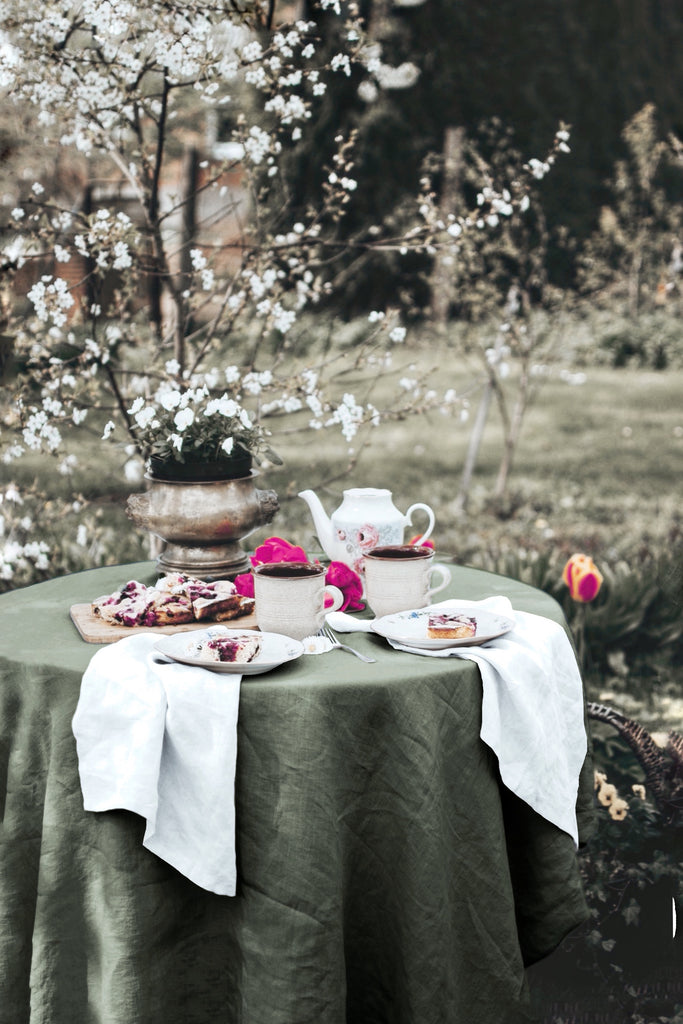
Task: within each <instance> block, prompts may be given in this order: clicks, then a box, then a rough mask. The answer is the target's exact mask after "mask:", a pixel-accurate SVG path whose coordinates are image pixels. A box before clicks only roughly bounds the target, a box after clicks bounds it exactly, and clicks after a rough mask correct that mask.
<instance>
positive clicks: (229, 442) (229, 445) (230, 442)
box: [221, 437, 235, 455]
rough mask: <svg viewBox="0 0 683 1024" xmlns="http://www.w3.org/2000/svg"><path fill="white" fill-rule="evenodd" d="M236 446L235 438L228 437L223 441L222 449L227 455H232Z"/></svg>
mask: <svg viewBox="0 0 683 1024" xmlns="http://www.w3.org/2000/svg"><path fill="white" fill-rule="evenodd" d="M234 444H235V439H234V438H233V437H226V439H225V441H223V444H222V445H221V448H222V449H223V451H224V452H225V454H226V455H230V453H231V451H232V449H233V446H234Z"/></svg>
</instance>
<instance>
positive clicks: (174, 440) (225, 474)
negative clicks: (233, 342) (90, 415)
mask: <svg viewBox="0 0 683 1024" xmlns="http://www.w3.org/2000/svg"><path fill="white" fill-rule="evenodd" d="M126 415H127V417H128V428H129V432H130V434H131V435H132V437H133V438H134V439H135V442H136V445H137V447H138V450H139V451H140V453H141V454H142V455H143V456H144V457H145V458H146V459H147V466H148V470H149V473H150V475H151V476H152V477H154V478H155V479H165V480H192V481H199V480H226V479H239V478H242V477H247V476H249V475H250V473H251V468H252V463H253V462H256V463H259V462H260V461H262V459H263V458H266V457H267V458H268V460H269V461H270V462H275V463H278V464H279V463H280V462H281V460H280V458H279V457H278V456H277V455H276V454H275V452H274V451H273V450H272V449H271V447H270V445H269V443H268V432H267V431H266V430H265V429H264V427H263V426H262V425H261V424H260V423H259V422H257V421H256V420H255V418H254V416H253V414H252V413H250V412H249V411H247V410H246V409H245V408H244V407H243V406H242V405H241V404H240V402H239V401H238V400H237V398H235V397H234V396H233V395H231V394H230V393H229V391H228V390H223V391H221V390H217V389H211V388H209V386H208V385H207V383H206V381H205V380H203V381H202V382H201V383H196V382H195V384H194V385H189V384H179V383H177V382H176V381H173V380H170V379H169V380H164V381H163V382H162V383H161V384H160V385H159V386H158V388H157V390H156V392H155V393H154V394H153V395H152V396H151V397H150V398H145V397H144V396H142V395H140V396H138V397H137V398H136V399H135V401H134V402H133V404H132V405H131V406H130V408H128V409H127V410H126ZM113 429H114V426H113V424H108V425H107V429H105V435H106V436H109V435H110V434H111V433H112V431H113Z"/></svg>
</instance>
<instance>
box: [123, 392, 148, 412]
mask: <svg viewBox="0 0 683 1024" xmlns="http://www.w3.org/2000/svg"><path fill="white" fill-rule="evenodd" d="M144 404H145V400H144V398H143V397H142V395H138V397H137V398H136V399H135V401H134V402H133V404H132V405H131V407H130V409H128V410H127V412H128V415H129V416H135V414H136V413H138V412H140V409H142V407H143V406H144Z"/></svg>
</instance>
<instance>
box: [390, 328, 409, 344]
mask: <svg viewBox="0 0 683 1024" xmlns="http://www.w3.org/2000/svg"><path fill="white" fill-rule="evenodd" d="M405 337H406V329H405V327H394V329H393V330H392V331H390V332H389V339H390V340H391V341H395V342H396V343H397V344H398V343H400V342H402V341H405Z"/></svg>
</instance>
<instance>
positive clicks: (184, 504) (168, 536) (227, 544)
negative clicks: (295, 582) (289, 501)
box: [126, 470, 279, 580]
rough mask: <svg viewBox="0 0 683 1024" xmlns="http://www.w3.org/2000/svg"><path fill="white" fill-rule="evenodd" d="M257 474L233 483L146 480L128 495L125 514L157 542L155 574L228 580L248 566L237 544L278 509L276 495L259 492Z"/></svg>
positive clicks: (230, 481) (220, 481)
mask: <svg viewBox="0 0 683 1024" xmlns="http://www.w3.org/2000/svg"><path fill="white" fill-rule="evenodd" d="M256 476H257V473H256V471H255V470H251V471H250V474H249V476H245V477H241V478H239V479H235V480H199V481H191V482H190V481H183V480H166V479H158V478H157V477H155V476H153V475H150V474H147V475H146V477H145V479H146V481H147V490H146V491H145V492H144V493H143V494H131V495H130V497H129V498H128V502H127V505H126V513H127V515H128V517H129V518H130V519H132V520H133V522H134V523H136V524H137V525H138V526H140V527H142V528H143V529H145V530H148V531H149V532H150V533H152V534H154V535H155V536H156V537H159V538H160V539H161V540H162V541H163V550H162V552H161V555H160V557H159V559H158V560H157V569H158V571H159V572H160V573H162V574H163V573H169V572H182V573H185V574H187V575H188V576H194V577H196V578H198V579H204V580H205V579H233V578H234V577H235V576H237V575H238V574H239V573H242V572H247V571H248V570H249V568H250V563H249V560H248V558H247V555H246V553H245V552H244V551H243V549H242V548H241V546H240V541H242V540H244V538H245V537H248V536H249V535H250V534H251V533H253V532H254V530H257V529H258V528H259V527H260V526H265V525H266V524H267V523H269V522H270V521H271V520H272V519H273V517H274V516H275V514H276V512H277V511H278V509H279V503H278V499H277V494H276V493H275V491H264V490H259V489H258V488H257V487H256V484H255V477H256Z"/></svg>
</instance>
